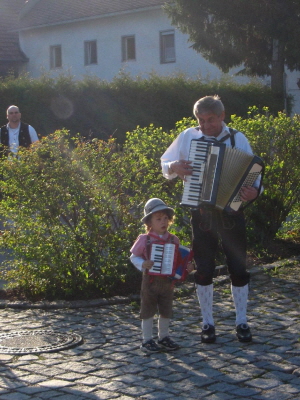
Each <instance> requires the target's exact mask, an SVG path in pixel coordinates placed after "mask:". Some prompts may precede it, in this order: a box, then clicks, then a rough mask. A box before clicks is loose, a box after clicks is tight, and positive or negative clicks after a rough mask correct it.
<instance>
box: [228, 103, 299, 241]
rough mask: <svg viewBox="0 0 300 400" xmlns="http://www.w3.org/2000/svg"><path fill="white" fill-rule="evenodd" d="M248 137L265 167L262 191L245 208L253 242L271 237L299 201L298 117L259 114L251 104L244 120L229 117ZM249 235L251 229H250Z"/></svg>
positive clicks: (233, 124)
mask: <svg viewBox="0 0 300 400" xmlns="http://www.w3.org/2000/svg"><path fill="white" fill-rule="evenodd" d="M230 125H232V126H233V127H235V128H236V129H239V130H241V131H242V132H244V133H245V135H246V136H247V137H248V139H249V141H250V143H251V145H252V149H253V151H254V153H255V154H257V155H258V156H260V157H261V158H262V159H263V160H264V162H265V166H266V171H265V179H264V192H263V195H262V196H260V197H259V199H258V200H256V201H255V203H254V204H253V205H252V206H251V207H250V208H249V209H248V210H247V215H248V217H249V230H251V231H252V235H251V238H252V240H253V241H255V242H257V241H258V242H260V243H264V242H267V241H269V240H270V239H273V238H274V237H275V236H276V234H277V232H278V230H279V228H280V227H281V226H282V224H283V223H284V222H285V221H286V219H287V217H288V215H289V214H290V213H291V212H292V211H293V209H295V210H296V207H297V205H298V208H299V200H300V152H299V149H300V136H299V131H300V118H299V115H295V116H294V117H292V118H291V117H288V116H287V115H286V114H284V113H281V112H280V113H278V115H277V116H273V115H271V114H270V112H269V110H268V108H264V111H263V112H262V113H260V112H259V110H258V109H257V107H251V108H250V110H249V113H248V118H247V119H242V118H241V117H237V116H236V115H233V116H232V123H231V124H230ZM249 234H250V232H249Z"/></svg>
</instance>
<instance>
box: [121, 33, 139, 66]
mask: <svg viewBox="0 0 300 400" xmlns="http://www.w3.org/2000/svg"><path fill="white" fill-rule="evenodd" d="M121 40H122V61H123V62H124V61H136V46H135V35H127V36H122V38H121Z"/></svg>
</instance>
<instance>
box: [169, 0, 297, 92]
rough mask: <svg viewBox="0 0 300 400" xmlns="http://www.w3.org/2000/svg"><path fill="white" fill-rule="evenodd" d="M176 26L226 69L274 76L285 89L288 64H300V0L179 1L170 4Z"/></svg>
mask: <svg viewBox="0 0 300 400" xmlns="http://www.w3.org/2000/svg"><path fill="white" fill-rule="evenodd" d="M165 10H166V12H167V14H168V15H169V17H171V21H172V24H173V25H176V26H178V27H179V29H180V30H181V31H182V32H183V33H186V34H188V35H189V36H190V41H191V42H193V44H192V48H193V49H195V50H196V51H197V52H199V53H201V54H202V55H203V57H204V58H206V59H207V60H208V61H209V62H211V63H213V64H216V65H217V66H218V67H219V68H220V69H221V70H222V71H223V72H228V70H229V69H230V68H232V67H237V66H241V65H243V66H244V68H243V70H242V71H241V72H240V73H241V74H245V75H252V76H255V75H256V76H265V75H267V76H271V88H272V90H273V91H274V93H276V94H279V95H281V96H282V95H283V94H284V67H285V66H286V67H288V68H289V69H290V70H291V71H294V70H299V69H300V2H299V1H298V0H252V1H248V0H226V1H224V0H175V1H174V2H172V3H170V4H168V5H165Z"/></svg>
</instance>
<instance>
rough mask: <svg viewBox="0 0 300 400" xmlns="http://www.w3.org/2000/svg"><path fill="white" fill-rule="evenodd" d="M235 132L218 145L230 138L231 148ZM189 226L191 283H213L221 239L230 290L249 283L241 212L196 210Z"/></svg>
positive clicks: (207, 208)
mask: <svg viewBox="0 0 300 400" xmlns="http://www.w3.org/2000/svg"><path fill="white" fill-rule="evenodd" d="M236 132H237V131H235V130H233V129H230V134H229V135H227V136H225V137H224V138H223V139H222V140H221V141H225V140H226V139H227V138H230V141H231V146H232V147H234V146H235V140H234V135H235V133H236ZM191 224H192V230H193V251H194V259H195V262H196V265H197V271H196V273H195V282H196V283H197V284H199V285H203V286H206V285H210V284H211V283H212V282H213V276H214V271H215V268H216V264H215V256H216V253H217V249H218V243H219V238H221V244H222V249H223V251H224V254H225V256H226V261H227V267H228V271H229V274H230V279H231V282H232V284H233V286H245V285H246V284H247V283H249V280H250V274H249V272H247V270H246V250H247V240H246V223H245V217H244V213H243V211H237V212H230V213H228V212H225V211H220V210H217V209H215V208H213V207H200V209H199V210H195V211H193V212H192V217H191Z"/></svg>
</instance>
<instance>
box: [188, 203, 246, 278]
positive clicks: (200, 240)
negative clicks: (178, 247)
mask: <svg viewBox="0 0 300 400" xmlns="http://www.w3.org/2000/svg"><path fill="white" fill-rule="evenodd" d="M191 224H192V229H193V251H194V258H195V262H196V265H197V271H196V273H195V281H196V283H197V284H199V285H203V286H206V285H210V284H211V283H212V282H213V276H214V271H215V268H216V262H215V258H216V254H217V250H218V243H219V240H221V245H222V249H223V252H224V254H225V256H226V262H227V267H228V271H229V274H230V279H231V282H232V285H233V286H245V285H246V284H247V283H249V280H250V274H249V272H247V269H246V250H247V241H246V223H245V217H244V214H243V213H242V212H235V213H225V212H223V211H219V210H215V209H209V208H207V209H200V210H195V211H193V212H192V217H191Z"/></svg>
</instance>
